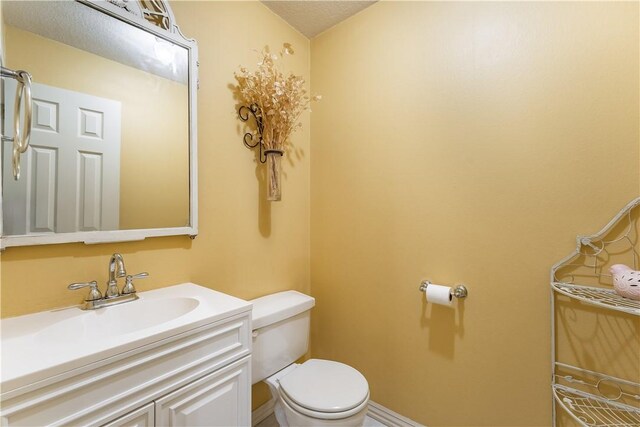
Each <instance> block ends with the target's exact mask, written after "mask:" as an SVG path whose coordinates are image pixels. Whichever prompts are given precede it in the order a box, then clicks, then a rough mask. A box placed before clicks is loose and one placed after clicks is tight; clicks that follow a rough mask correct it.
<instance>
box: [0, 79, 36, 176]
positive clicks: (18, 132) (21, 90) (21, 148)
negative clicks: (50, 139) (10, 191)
mask: <svg viewBox="0 0 640 427" xmlns="http://www.w3.org/2000/svg"><path fill="white" fill-rule="evenodd" d="M0 68H1V70H2V77H9V78H12V79H15V80H16V81H17V82H18V86H17V87H16V97H15V102H14V104H13V137H5V136H4V135H3V136H2V141H3V142H4V141H11V142H12V143H13V159H12V165H13V179H15V180H16V181H17V180H18V179H19V178H20V154H22V153H24V152H25V151H27V148H29V139H30V138H31V117H32V114H31V113H32V104H31V74H29V73H28V72H26V71H24V70H17V71H13V70H10V69H8V68H5V67H0ZM23 96H24V98H25V103H24V104H25V105H24V123H22V126H21V125H20V109H21V107H22V97H23Z"/></svg>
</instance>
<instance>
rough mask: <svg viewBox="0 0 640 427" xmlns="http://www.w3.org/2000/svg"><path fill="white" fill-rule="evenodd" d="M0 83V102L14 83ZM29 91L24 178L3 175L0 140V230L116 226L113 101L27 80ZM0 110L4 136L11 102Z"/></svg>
mask: <svg viewBox="0 0 640 427" xmlns="http://www.w3.org/2000/svg"><path fill="white" fill-rule="evenodd" d="M7 80H8V79H7ZM5 85H6V86H5V91H4V97H5V99H4V103H5V105H13V95H14V94H15V86H16V83H15V82H14V81H6V82H5ZM32 96H33V126H32V131H31V132H32V133H31V144H30V148H29V150H28V151H27V153H25V154H26V155H23V156H22V160H21V170H22V172H21V174H22V176H24V179H20V180H19V181H15V180H13V179H12V178H11V177H10V176H9V175H11V167H10V166H11V165H10V162H11V154H12V143H11V142H5V143H4V144H3V145H4V146H3V156H2V157H3V174H4V175H5V176H4V177H3V182H4V189H3V197H4V203H3V209H4V212H3V215H4V230H5V233H6V234H9V235H24V234H43V233H54V232H57V233H64V232H74V231H97V230H117V229H118V226H119V211H120V202H119V200H120V194H119V193H120V191H119V189H120V143H121V105H120V102H117V101H113V100H110V99H105V98H100V97H97V96H93V95H87V94H84V93H80V92H74V91H70V90H65V89H59V88H56V87H52V86H47V85H43V84H35V83H34V84H33V86H32ZM5 114H6V117H5V125H6V127H7V130H8V134H9V135H11V134H12V132H13V129H12V128H13V109H12V108H7V109H6V110H5Z"/></svg>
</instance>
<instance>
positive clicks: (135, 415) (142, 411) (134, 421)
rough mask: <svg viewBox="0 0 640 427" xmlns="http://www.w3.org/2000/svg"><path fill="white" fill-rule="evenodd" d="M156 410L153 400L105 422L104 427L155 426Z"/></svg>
mask: <svg viewBox="0 0 640 427" xmlns="http://www.w3.org/2000/svg"><path fill="white" fill-rule="evenodd" d="M154 411H155V407H154V404H153V402H151V403H149V404H147V405H144V406H143V407H142V408H138V409H136V410H134V411H131V412H129V413H128V414H126V415H123V416H121V417H119V418H117V419H115V420H113V421H111V422H109V423H107V424H105V425H104V426H103V427H153V424H154V422H153V418H154Z"/></svg>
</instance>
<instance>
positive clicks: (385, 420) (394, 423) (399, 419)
mask: <svg viewBox="0 0 640 427" xmlns="http://www.w3.org/2000/svg"><path fill="white" fill-rule="evenodd" d="M274 405H275V400H274V399H271V400H269V401H268V402H267V403H265V404H264V405H262V406H260V407H258V408H257V409H256V410H255V411H253V412H252V413H251V426H252V427H255V426H256V425H257V424H258V423H260V422H261V421H262V420H264V419H265V418H267V417H268V416H269V415H271V414H273V408H274ZM367 415H368V416H369V417H371V418H373V419H374V420H376V421H378V422H380V423H382V424H384V425H385V426H387V427H425V426H423V425H422V424H420V423H417V422H415V421H413V420H410V419H409V418H407V417H403V416H402V415H400V414H398V413H396V412H393V411H392V410H391V409H388V408H385V407H384V406H382V405H380V404H379V403H376V402H372V401H369V410H368V411H367Z"/></svg>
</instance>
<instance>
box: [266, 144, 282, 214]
mask: <svg viewBox="0 0 640 427" xmlns="http://www.w3.org/2000/svg"><path fill="white" fill-rule="evenodd" d="M264 154H265V156H266V157H267V200H270V201H272V202H277V201H280V200H281V199H282V188H281V180H280V175H281V174H282V155H283V154H284V152H283V151H282V150H265V151H264Z"/></svg>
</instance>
